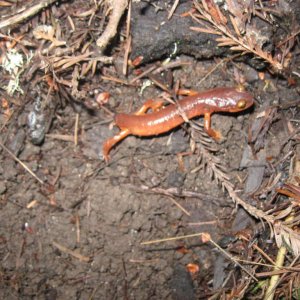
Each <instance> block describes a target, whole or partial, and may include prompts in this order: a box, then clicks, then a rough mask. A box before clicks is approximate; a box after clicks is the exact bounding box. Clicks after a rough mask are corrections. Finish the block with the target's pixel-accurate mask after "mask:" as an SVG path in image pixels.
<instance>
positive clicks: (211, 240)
mask: <svg viewBox="0 0 300 300" xmlns="http://www.w3.org/2000/svg"><path fill="white" fill-rule="evenodd" d="M196 236H198V237H200V236H201V237H204V238H205V239H206V240H207V241H209V242H210V243H211V244H213V246H215V247H216V248H218V250H219V251H221V252H222V253H223V254H224V255H225V256H227V257H228V258H229V259H230V260H232V261H233V262H234V263H235V264H237V265H238V266H239V267H240V268H241V269H243V270H244V271H245V272H246V273H247V274H248V275H249V276H250V277H251V278H252V279H254V280H255V281H258V280H257V279H256V278H255V277H254V276H253V274H251V273H250V272H249V271H248V270H247V269H246V268H245V267H244V266H242V265H241V264H240V263H239V262H238V261H237V260H236V259H235V258H234V257H233V256H232V255H230V254H229V253H227V252H226V251H225V250H223V249H222V248H221V247H220V246H219V245H218V244H217V243H216V242H215V241H214V240H213V239H212V238H211V237H210V235H209V234H208V233H206V232H200V233H195V234H189V235H183V236H178V237H171V238H165V239H160V240H153V241H147V242H142V243H141V245H150V244H157V243H161V242H168V241H176V240H182V239H187V238H192V237H196Z"/></svg>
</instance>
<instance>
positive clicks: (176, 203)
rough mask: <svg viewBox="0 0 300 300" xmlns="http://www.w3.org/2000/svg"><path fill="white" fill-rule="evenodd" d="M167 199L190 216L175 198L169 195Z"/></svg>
mask: <svg viewBox="0 0 300 300" xmlns="http://www.w3.org/2000/svg"><path fill="white" fill-rule="evenodd" d="M169 199H170V200H171V201H172V202H173V203H174V204H175V205H176V206H177V207H179V209H181V210H182V211H183V212H184V213H185V214H186V215H188V216H189V217H190V216H191V214H190V213H189V212H188V211H187V210H186V209H185V208H184V207H183V206H182V205H181V204H179V203H178V202H177V201H176V200H175V199H173V198H172V197H169Z"/></svg>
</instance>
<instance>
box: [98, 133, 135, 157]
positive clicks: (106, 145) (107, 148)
mask: <svg viewBox="0 0 300 300" xmlns="http://www.w3.org/2000/svg"><path fill="white" fill-rule="evenodd" d="M129 134H130V132H129V130H128V129H124V130H122V131H120V132H119V133H118V134H116V135H115V136H114V137H112V138H110V139H108V140H106V141H105V142H104V144H103V147H102V155H103V158H104V160H105V161H106V162H108V161H109V152H110V150H111V148H112V147H114V145H115V144H117V143H118V142H120V141H121V140H123V139H124V138H126V136H128V135H129Z"/></svg>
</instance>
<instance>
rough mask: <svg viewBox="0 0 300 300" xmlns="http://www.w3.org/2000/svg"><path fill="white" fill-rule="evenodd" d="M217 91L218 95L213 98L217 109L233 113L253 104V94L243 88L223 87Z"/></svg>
mask: <svg viewBox="0 0 300 300" xmlns="http://www.w3.org/2000/svg"><path fill="white" fill-rule="evenodd" d="M219 92H220V95H219V97H216V99H215V102H216V106H218V109H217V110H218V111H224V112H233V113H234V112H239V111H243V110H246V109H247V108H249V107H251V106H252V105H253V104H254V98H253V96H252V95H251V94H250V93H248V92H245V91H243V90H239V89H235V88H223V89H220V91H219Z"/></svg>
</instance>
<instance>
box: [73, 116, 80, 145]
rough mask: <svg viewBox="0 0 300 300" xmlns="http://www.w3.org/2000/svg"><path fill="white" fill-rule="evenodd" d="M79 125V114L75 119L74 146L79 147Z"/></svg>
mask: <svg viewBox="0 0 300 300" xmlns="http://www.w3.org/2000/svg"><path fill="white" fill-rule="evenodd" d="M78 124H79V114H78V113H77V114H76V118H75V128H74V144H75V146H77V145H78Z"/></svg>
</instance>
